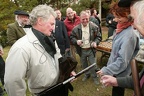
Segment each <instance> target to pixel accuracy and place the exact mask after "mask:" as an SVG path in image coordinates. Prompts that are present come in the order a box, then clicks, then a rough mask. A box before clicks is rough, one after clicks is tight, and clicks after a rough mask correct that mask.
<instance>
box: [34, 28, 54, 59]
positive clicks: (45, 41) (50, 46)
mask: <svg viewBox="0 0 144 96" xmlns="http://www.w3.org/2000/svg"><path fill="white" fill-rule="evenodd" d="M32 32H33V33H34V35H35V36H36V37H37V39H38V40H39V41H40V43H41V44H42V46H43V47H44V48H45V50H46V51H47V52H48V53H49V54H50V55H51V56H52V57H53V58H54V54H56V48H55V44H54V42H53V40H52V38H51V37H48V36H45V35H44V34H42V33H41V32H39V31H38V30H36V29H34V28H32Z"/></svg>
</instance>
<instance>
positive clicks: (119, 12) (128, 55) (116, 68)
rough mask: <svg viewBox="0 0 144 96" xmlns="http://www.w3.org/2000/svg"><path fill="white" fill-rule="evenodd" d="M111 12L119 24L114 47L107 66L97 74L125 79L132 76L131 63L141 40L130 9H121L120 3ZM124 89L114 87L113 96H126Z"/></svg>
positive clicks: (114, 5) (113, 5) (115, 4)
mask: <svg viewBox="0 0 144 96" xmlns="http://www.w3.org/2000/svg"><path fill="white" fill-rule="evenodd" d="M110 12H111V13H112V14H113V15H114V17H115V21H116V22H117V23H118V24H117V28H116V30H115V33H114V37H113V42H112V43H113V45H112V51H111V55H110V58H109V60H108V63H107V66H104V67H103V68H102V69H101V70H100V71H98V72H97V73H98V74H100V75H111V76H114V77H125V76H129V75H130V74H131V66H130V62H131V60H132V59H133V58H134V56H135V55H136V54H137V52H138V50H139V38H138V36H137V35H136V34H135V33H134V30H133V27H132V26H131V24H132V23H133V20H132V19H131V18H130V16H129V14H130V7H119V6H118V3H117V2H115V3H113V4H112V6H111V9H110ZM124 90H125V89H124V88H122V87H119V86H118V87H113V89H112V96H124Z"/></svg>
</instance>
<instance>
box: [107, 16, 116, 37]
mask: <svg viewBox="0 0 144 96" xmlns="http://www.w3.org/2000/svg"><path fill="white" fill-rule="evenodd" d="M114 18H115V17H114V16H113V15H112V14H111V13H109V14H108V15H107V16H106V23H107V24H108V26H107V27H108V38H109V37H110V36H112V35H113V33H114V30H115V29H116V26H117V22H115V21H114Z"/></svg>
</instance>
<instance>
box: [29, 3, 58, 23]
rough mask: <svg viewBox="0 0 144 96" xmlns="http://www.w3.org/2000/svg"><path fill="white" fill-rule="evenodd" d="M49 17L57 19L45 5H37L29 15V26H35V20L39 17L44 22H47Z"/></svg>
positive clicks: (51, 9)
mask: <svg viewBox="0 0 144 96" xmlns="http://www.w3.org/2000/svg"><path fill="white" fill-rule="evenodd" d="M50 15H53V16H54V17H55V18H56V17H57V14H56V13H55V11H54V9H53V8H51V7H50V6H47V5H38V6H36V7H35V8H33V10H32V11H31V13H30V14H29V16H30V17H29V19H30V23H31V25H35V24H36V22H37V18H38V17H41V18H43V19H44V20H48V19H49V17H50Z"/></svg>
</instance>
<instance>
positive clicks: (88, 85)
mask: <svg viewBox="0 0 144 96" xmlns="http://www.w3.org/2000/svg"><path fill="white" fill-rule="evenodd" d="M102 30H103V40H104V39H106V38H107V28H106V27H102ZM9 49H10V47H6V48H4V52H5V54H4V55H3V57H4V58H6V57H7V54H8V51H9ZM100 56H101V53H100V52H97V64H98V66H99V67H100V68H101V67H102V66H105V65H106V62H107V60H108V58H104V59H103V62H102V63H100ZM77 60H78V62H79V63H78V66H77V71H80V70H82V68H81V64H80V61H79V56H78V55H77ZM82 77H83V75H81V76H80V77H78V78H77V80H76V81H74V82H72V85H73V87H74V91H73V92H70V93H69V96H111V89H112V88H111V87H105V88H102V85H101V84H99V85H95V84H94V82H93V80H92V78H90V79H88V80H87V81H86V82H82V81H81V80H82ZM132 93H133V92H132V90H129V89H126V91H125V96H132ZM5 96H7V95H6V94H5ZM27 96H30V93H29V92H28V91H27Z"/></svg>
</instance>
